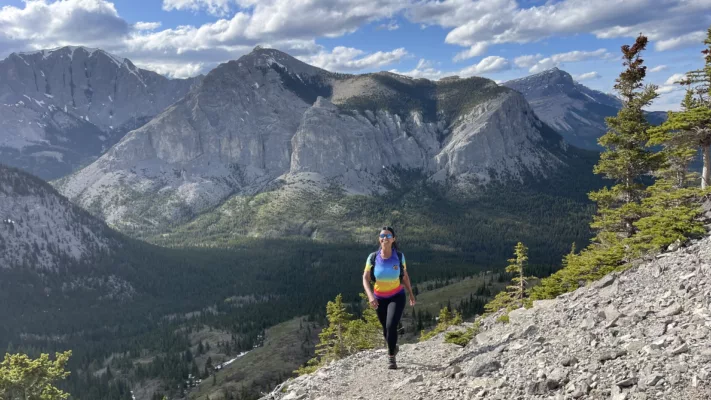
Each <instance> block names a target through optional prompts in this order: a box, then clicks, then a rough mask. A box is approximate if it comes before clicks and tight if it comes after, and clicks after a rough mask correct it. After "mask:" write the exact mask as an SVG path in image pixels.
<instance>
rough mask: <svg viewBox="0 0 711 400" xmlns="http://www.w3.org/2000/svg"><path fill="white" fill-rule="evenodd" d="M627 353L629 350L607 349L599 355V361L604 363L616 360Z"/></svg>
mask: <svg viewBox="0 0 711 400" xmlns="http://www.w3.org/2000/svg"><path fill="white" fill-rule="evenodd" d="M626 354H627V350H610V351H605V352H603V353H602V354H600V355H599V356H598V358H597V359H598V361H600V362H601V363H604V362H605V361H609V360H614V359H617V358H619V357H622V356H624V355H626Z"/></svg>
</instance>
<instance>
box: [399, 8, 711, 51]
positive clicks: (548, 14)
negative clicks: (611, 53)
mask: <svg viewBox="0 0 711 400" xmlns="http://www.w3.org/2000/svg"><path fill="white" fill-rule="evenodd" d="M709 15H711V2H709V1H706V0H662V1H660V0H625V1H620V0H598V1H589V0H561V1H555V2H553V1H547V2H545V4H542V5H538V6H534V7H529V8H520V7H519V6H518V3H517V2H516V1H515V0H487V1H475V0H444V1H440V0H424V1H420V2H418V3H416V4H415V5H414V6H413V7H411V8H410V9H409V10H408V11H407V12H406V16H407V17H408V18H409V19H410V20H411V21H413V22H415V23H420V24H425V25H439V26H441V27H444V28H451V30H450V31H449V33H448V34H447V37H446V42H447V43H451V44H456V45H460V46H464V47H471V46H477V45H479V46H491V45H492V44H501V43H529V42H535V41H539V40H542V39H545V38H548V37H551V36H554V35H575V34H579V33H590V34H593V35H595V36H597V37H598V38H605V39H607V38H617V37H631V38H633V37H636V36H637V35H638V34H639V33H640V32H644V34H645V35H646V36H647V37H648V38H649V39H650V40H651V41H653V42H654V41H658V43H657V44H656V45H655V46H656V49H657V50H659V51H663V50H669V49H672V48H679V47H682V46H686V45H691V44H694V43H696V44H699V43H701V42H700V41H698V40H697V39H698V38H699V37H698V32H699V31H703V30H705V29H707V28H708V26H709V23H711V19H710V18H709Z"/></svg>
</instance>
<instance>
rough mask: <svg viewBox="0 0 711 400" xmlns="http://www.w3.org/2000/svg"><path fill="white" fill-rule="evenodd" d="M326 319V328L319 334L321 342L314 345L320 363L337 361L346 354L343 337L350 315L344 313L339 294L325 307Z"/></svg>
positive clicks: (341, 298) (344, 309)
mask: <svg viewBox="0 0 711 400" xmlns="http://www.w3.org/2000/svg"><path fill="white" fill-rule="evenodd" d="M326 318H327V319H328V326H327V327H326V328H325V329H324V330H323V331H321V333H320V334H319V338H320V339H321V342H320V343H319V344H317V345H316V354H317V355H318V356H319V358H320V359H321V362H322V363H323V362H328V361H331V360H338V359H340V358H343V357H344V356H345V355H346V354H347V349H346V343H345V340H344V337H345V333H346V329H347V327H348V323H349V321H350V320H351V319H352V315H351V314H349V313H348V312H347V311H346V307H345V305H344V304H343V296H342V295H341V294H340V293H339V294H338V296H336V300H335V301H329V302H328V304H327V305H326Z"/></svg>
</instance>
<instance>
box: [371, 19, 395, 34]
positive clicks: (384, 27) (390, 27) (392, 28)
mask: <svg viewBox="0 0 711 400" xmlns="http://www.w3.org/2000/svg"><path fill="white" fill-rule="evenodd" d="M376 29H377V30H388V31H395V30H398V29H400V25H398V23H397V21H395V20H394V19H393V20H391V21H389V22H388V23H387V24H382V25H378V27H377V28H376Z"/></svg>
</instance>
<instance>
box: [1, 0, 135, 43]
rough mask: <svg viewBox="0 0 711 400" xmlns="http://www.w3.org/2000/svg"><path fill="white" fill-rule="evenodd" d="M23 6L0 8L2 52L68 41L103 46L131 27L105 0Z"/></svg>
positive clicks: (68, 0)
mask: <svg viewBox="0 0 711 400" xmlns="http://www.w3.org/2000/svg"><path fill="white" fill-rule="evenodd" d="M24 6H25V8H22V9H21V8H17V7H13V6H5V7H2V8H0V43H2V44H3V45H2V46H0V53H3V54H2V55H6V54H7V53H9V52H11V51H13V50H32V49H43V48H53V47H58V46H64V45H71V44H82V45H86V46H91V47H105V46H107V45H110V44H111V43H113V42H115V41H116V40H117V39H118V40H120V39H121V38H122V37H124V36H125V35H127V34H128V33H129V32H130V30H131V27H130V25H129V24H128V23H127V22H126V21H125V20H123V19H122V18H121V17H119V15H118V12H117V11H116V8H115V7H114V5H113V3H109V2H107V1H104V0H59V1H54V2H48V1H46V0H32V1H27V2H25V3H24ZM18 47H19V48H18ZM28 47H29V48H28Z"/></svg>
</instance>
